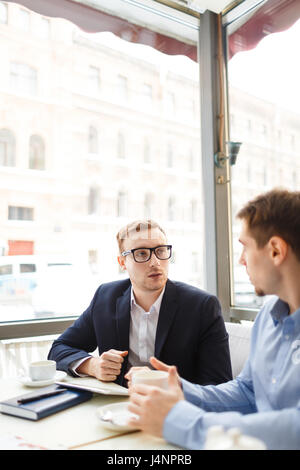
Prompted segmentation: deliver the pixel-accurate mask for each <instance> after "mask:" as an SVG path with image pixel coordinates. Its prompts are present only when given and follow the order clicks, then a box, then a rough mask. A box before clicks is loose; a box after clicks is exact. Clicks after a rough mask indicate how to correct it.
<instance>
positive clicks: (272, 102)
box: [228, 1, 300, 315]
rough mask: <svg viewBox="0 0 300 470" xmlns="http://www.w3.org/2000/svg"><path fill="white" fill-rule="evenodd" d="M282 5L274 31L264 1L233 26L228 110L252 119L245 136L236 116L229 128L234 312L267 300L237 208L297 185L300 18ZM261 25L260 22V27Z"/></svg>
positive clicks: (299, 162)
mask: <svg viewBox="0 0 300 470" xmlns="http://www.w3.org/2000/svg"><path fill="white" fill-rule="evenodd" d="M283 3H284V2H278V7H277V6H276V5H275V6H274V9H273V10H272V15H273V16H272V20H271V19H269V20H268V21H271V22H272V24H273V26H272V32H271V33H270V34H269V33H267V31H268V27H269V24H270V23H268V24H265V19H266V18H267V16H268V15H267V16H264V15H265V12H266V9H268V8H270V4H271V2H270V1H267V2H264V4H263V6H262V7H261V8H259V9H257V11H256V12H255V13H254V14H253V15H251V17H249V18H247V16H245V19H244V21H241V20H240V23H239V25H238V26H237V27H236V28H235V27H234V26H233V25H232V31H233V32H232V33H230V31H231V27H229V34H228V44H229V50H230V53H229V55H230V60H229V62H228V80H229V103H230V110H231V113H232V114H236V115H238V113H243V115H244V117H245V119H246V121H247V122H248V123H252V132H251V133H249V132H248V135H247V139H246V138H243V130H242V122H241V120H240V119H236V120H235V126H234V129H233V128H232V122H231V127H230V132H231V140H233V137H234V139H235V140H237V141H242V142H243V143H242V146H241V150H240V152H239V155H238V157H237V163H236V165H235V168H232V173H231V176H232V184H231V195H232V208H233V210H232V238H233V241H232V250H233V260H232V263H233V268H232V269H233V298H232V300H231V304H232V306H233V315H234V311H235V310H234V309H240V308H245V307H247V308H254V309H256V308H258V307H259V306H260V305H262V303H263V302H264V300H265V299H264V298H262V297H257V296H256V295H255V292H254V290H253V287H252V285H251V283H250V280H249V278H248V276H247V273H246V272H245V270H244V269H243V268H242V267H240V266H239V264H238V259H239V253H240V250H241V247H240V244H239V243H238V234H239V229H240V224H239V222H238V221H237V220H236V218H235V215H236V211H237V210H239V209H240V208H241V207H242V205H243V204H244V203H246V201H248V200H250V199H252V198H253V197H255V196H256V195H258V194H260V193H261V192H263V191H265V190H268V189H271V188H274V187H277V186H281V187H286V188H288V189H299V188H297V180H299V175H300V158H295V154H293V152H291V147H292V145H291V143H292V141H291V140H290V141H289V142H288V140H289V136H294V137H293V141H295V142H296V141H299V139H300V115H299V100H298V97H299V83H298V82H299V80H298V79H297V78H296V76H297V74H298V76H299V70H298V61H297V60H295V57H296V55H297V54H298V44H299V41H300V20H298V21H297V15H295V16H294V17H293V20H291V18H292V17H291V16H290V15H291V11H292V10H291V9H290V11H289V14H287V16H286V17H285V16H284V13H283V11H282V9H281V6H283ZM284 8H287V10H288V9H289V6H288V5H284ZM291 8H293V7H291ZM279 17H280V18H281V19H282V20H283V19H284V18H285V19H284V21H282V24H281V27H280V31H276V25H277V19H276V18H279ZM288 17H289V19H288ZM257 25H260V26H259V27H258V28H256V27H257ZM254 31H255V32H254ZM250 36H251V39H250ZM250 42H251V46H250ZM248 129H250V127H249V125H248ZM295 153H296V155H297V156H298V157H299V156H300V154H299V148H298V149H296V148H295ZM288 169H291V171H290V172H289V171H288ZM241 181H243V182H244V184H241ZM239 315H240V313H239ZM249 315H250V314H249ZM253 315H255V313H254V314H253Z"/></svg>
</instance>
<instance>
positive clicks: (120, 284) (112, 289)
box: [97, 278, 131, 295]
mask: <svg viewBox="0 0 300 470" xmlns="http://www.w3.org/2000/svg"><path fill="white" fill-rule="evenodd" d="M129 287H131V282H130V279H129V278H128V279H121V280H118V281H110V282H104V283H103V284H101V285H100V286H99V287H98V291H97V293H98V294H101V295H103V294H105V293H109V294H116V295H121V294H122V293H124V292H125V291H126V290H127V289H128V288H129Z"/></svg>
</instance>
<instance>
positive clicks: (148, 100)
mask: <svg viewBox="0 0 300 470" xmlns="http://www.w3.org/2000/svg"><path fill="white" fill-rule="evenodd" d="M142 98H143V99H142V103H143V104H144V105H145V106H146V107H147V108H150V107H151V106H152V86H151V85H148V84H146V83H144V84H143V87H142Z"/></svg>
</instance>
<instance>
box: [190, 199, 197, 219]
mask: <svg viewBox="0 0 300 470" xmlns="http://www.w3.org/2000/svg"><path fill="white" fill-rule="evenodd" d="M189 219H190V222H192V223H195V222H198V202H197V200H195V199H193V200H192V201H191V202H190V214H189Z"/></svg>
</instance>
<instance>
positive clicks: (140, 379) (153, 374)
mask: <svg viewBox="0 0 300 470" xmlns="http://www.w3.org/2000/svg"><path fill="white" fill-rule="evenodd" d="M168 377H169V373H168V372H166V371H163V370H147V369H141V370H137V371H136V372H134V373H133V374H132V385H136V384H145V385H154V386H155V387H160V388H164V389H165V390H167V389H168Z"/></svg>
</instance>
